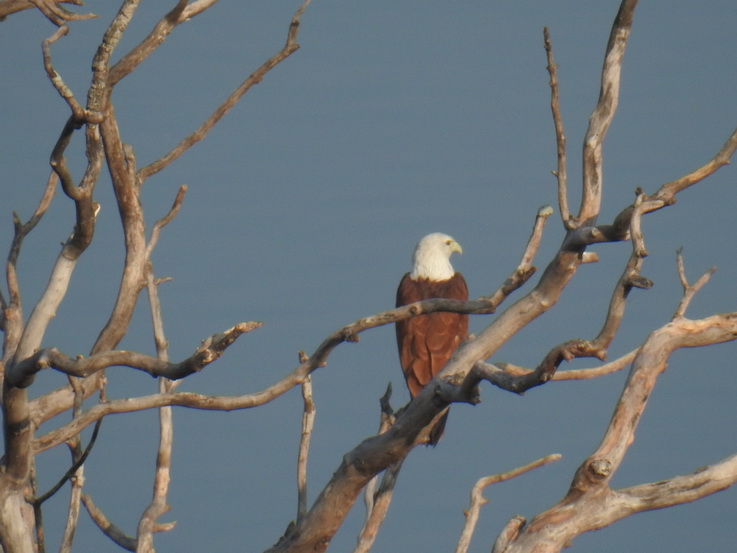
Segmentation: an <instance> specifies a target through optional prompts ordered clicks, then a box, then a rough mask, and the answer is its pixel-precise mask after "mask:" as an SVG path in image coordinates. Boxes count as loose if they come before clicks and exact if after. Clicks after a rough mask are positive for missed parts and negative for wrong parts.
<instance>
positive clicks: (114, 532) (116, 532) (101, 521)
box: [82, 493, 136, 551]
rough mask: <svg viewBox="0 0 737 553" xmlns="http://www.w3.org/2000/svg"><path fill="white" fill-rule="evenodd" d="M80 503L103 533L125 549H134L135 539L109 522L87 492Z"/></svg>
mask: <svg viewBox="0 0 737 553" xmlns="http://www.w3.org/2000/svg"><path fill="white" fill-rule="evenodd" d="M82 504H83V505H84V506H85V508H86V509H87V512H88V513H89V515H90V518H91V519H92V521H93V522H94V523H95V524H96V525H97V527H98V528H99V529H100V530H102V532H103V534H105V535H106V536H107V537H108V538H110V539H111V540H113V541H114V542H115V543H117V544H118V545H119V546H120V547H122V548H123V549H125V550H127V551H135V550H136V539H135V538H131V537H130V536H128V535H126V534H125V532H123V531H122V530H121V529H120V528H118V527H117V526H115V525H114V524H113V523H112V522H110V520H109V519H108V518H107V517H106V516H105V514H104V513H103V512H102V510H100V509H99V508H98V507H97V505H95V502H94V501H92V497H91V496H90V495H89V494H86V493H83V494H82Z"/></svg>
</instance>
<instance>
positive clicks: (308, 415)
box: [297, 352, 315, 520]
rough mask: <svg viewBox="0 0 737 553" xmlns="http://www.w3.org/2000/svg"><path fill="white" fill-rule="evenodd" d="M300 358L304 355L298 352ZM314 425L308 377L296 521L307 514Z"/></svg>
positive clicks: (305, 381) (304, 388)
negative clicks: (309, 458)
mask: <svg viewBox="0 0 737 553" xmlns="http://www.w3.org/2000/svg"><path fill="white" fill-rule="evenodd" d="M300 357H301V358H302V357H306V355H305V354H304V353H303V352H300ZM301 360H302V361H304V359H301ZM314 425H315V402H314V400H313V398H312V379H311V378H310V377H309V376H308V377H307V378H305V380H304V382H302V432H301V434H300V439H299V451H298V453H297V520H299V519H301V518H302V517H303V516H304V514H305V513H306V512H307V459H308V456H309V451H310V440H311V438H312V430H313V428H314Z"/></svg>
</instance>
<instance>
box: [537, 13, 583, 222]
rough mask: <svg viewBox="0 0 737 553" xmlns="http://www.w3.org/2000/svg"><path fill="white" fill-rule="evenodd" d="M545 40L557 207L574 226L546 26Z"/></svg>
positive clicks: (562, 217)
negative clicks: (554, 155) (551, 113)
mask: <svg viewBox="0 0 737 553" xmlns="http://www.w3.org/2000/svg"><path fill="white" fill-rule="evenodd" d="M543 37H544V40H545V52H546V54H547V57H548V66H547V70H548V74H549V75H550V83H549V84H550V109H551V111H552V112H553V125H554V126H555V144H556V153H557V155H558V168H557V169H556V170H555V171H554V172H553V174H554V175H555V178H556V179H557V181H558V209H560V218H561V220H562V221H563V226H564V227H565V228H566V229H569V230H570V229H571V228H574V226H575V225H574V224H573V221H571V212H570V210H569V208H568V171H567V168H566V167H567V157H566V134H565V131H564V130H563V116H562V115H561V113H560V95H559V88H558V66H557V65H555V60H554V59H553V45H552V42H551V40H550V31H549V30H548V28H547V27H545V28H544V29H543Z"/></svg>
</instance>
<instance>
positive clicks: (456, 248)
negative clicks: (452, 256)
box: [450, 240, 463, 254]
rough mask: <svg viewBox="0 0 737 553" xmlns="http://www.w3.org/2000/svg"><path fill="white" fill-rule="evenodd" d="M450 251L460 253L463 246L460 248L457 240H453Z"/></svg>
mask: <svg viewBox="0 0 737 553" xmlns="http://www.w3.org/2000/svg"><path fill="white" fill-rule="evenodd" d="M450 251H451V252H456V253H459V254H462V253H463V248H461V245H460V244H459V243H458V242H456V241H455V240H453V243H452V244H451V245H450Z"/></svg>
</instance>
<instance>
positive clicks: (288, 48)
mask: <svg viewBox="0 0 737 553" xmlns="http://www.w3.org/2000/svg"><path fill="white" fill-rule="evenodd" d="M310 1H311V0H304V2H303V3H302V5H301V6H300V7H299V9H298V10H297V11H296V13H295V14H294V17H293V18H292V22H291V23H290V25H289V33H288V34H287V42H286V44H285V45H284V47H283V48H282V49H281V50H280V51H279V52H277V53H276V54H274V55H273V56H271V57H270V58H269V59H268V60H266V61H265V62H264V63H263V65H261V67H259V68H258V69H257V70H256V71H254V72H253V73H251V75H250V76H249V77H248V78H247V79H246V80H245V81H243V83H241V85H240V86H239V87H238V88H236V89H235V90H234V91H233V92H232V93H231V94H230V96H228V98H227V99H226V100H225V101H224V102H223V103H222V104H220V106H218V108H217V109H216V110H215V111H214V112H213V113H212V115H210V117H208V118H207V120H206V121H205V122H204V123H203V124H202V125H200V127H199V128H198V129H197V130H196V131H194V132H193V133H192V134H190V135H189V136H188V137H187V138H185V139H184V140H182V141H181V142H180V143H179V144H177V146H176V147H175V148H174V149H173V150H171V151H170V152H169V153H168V154H166V155H165V156H163V157H162V158H160V159H158V160H156V161H154V162H153V163H150V164H149V165H147V166H146V167H144V168H143V169H141V170H140V171H139V172H138V181H139V182H143V181H145V180H146V179H147V178H148V177H150V176H151V175H153V174H155V173H158V172H159V171H161V170H162V169H164V168H165V167H167V166H168V165H169V164H170V163H172V162H173V161H174V160H176V159H177V158H178V157H179V156H181V155H182V154H183V153H184V152H185V151H187V150H188V149H189V148H191V147H192V146H193V145H194V144H196V143H197V142H199V141H200V140H202V139H203V138H205V136H207V133H209V132H210V131H211V130H212V128H213V127H214V126H215V125H216V124H217V122H218V121H220V119H222V118H223V116H224V115H225V114H226V113H228V112H229V111H230V110H231V109H232V108H233V106H235V104H236V103H238V100H240V99H241V98H242V97H243V95H244V94H245V93H246V92H248V91H249V90H250V89H251V88H252V87H253V86H254V85H256V84H258V83H260V82H261V81H262V80H263V78H264V77H265V76H266V74H267V73H268V72H269V71H271V70H272V69H273V68H274V67H276V66H277V65H279V64H280V63H281V62H282V61H284V60H285V59H287V58H288V57H289V56H290V55H292V54H293V53H294V52H296V51H297V50H298V49H299V44H297V36H298V34H299V25H300V19H301V17H302V14H303V13H304V11H305V9H306V8H307V6H308V5H309V3H310ZM182 16H184V14H183V15H182Z"/></svg>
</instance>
